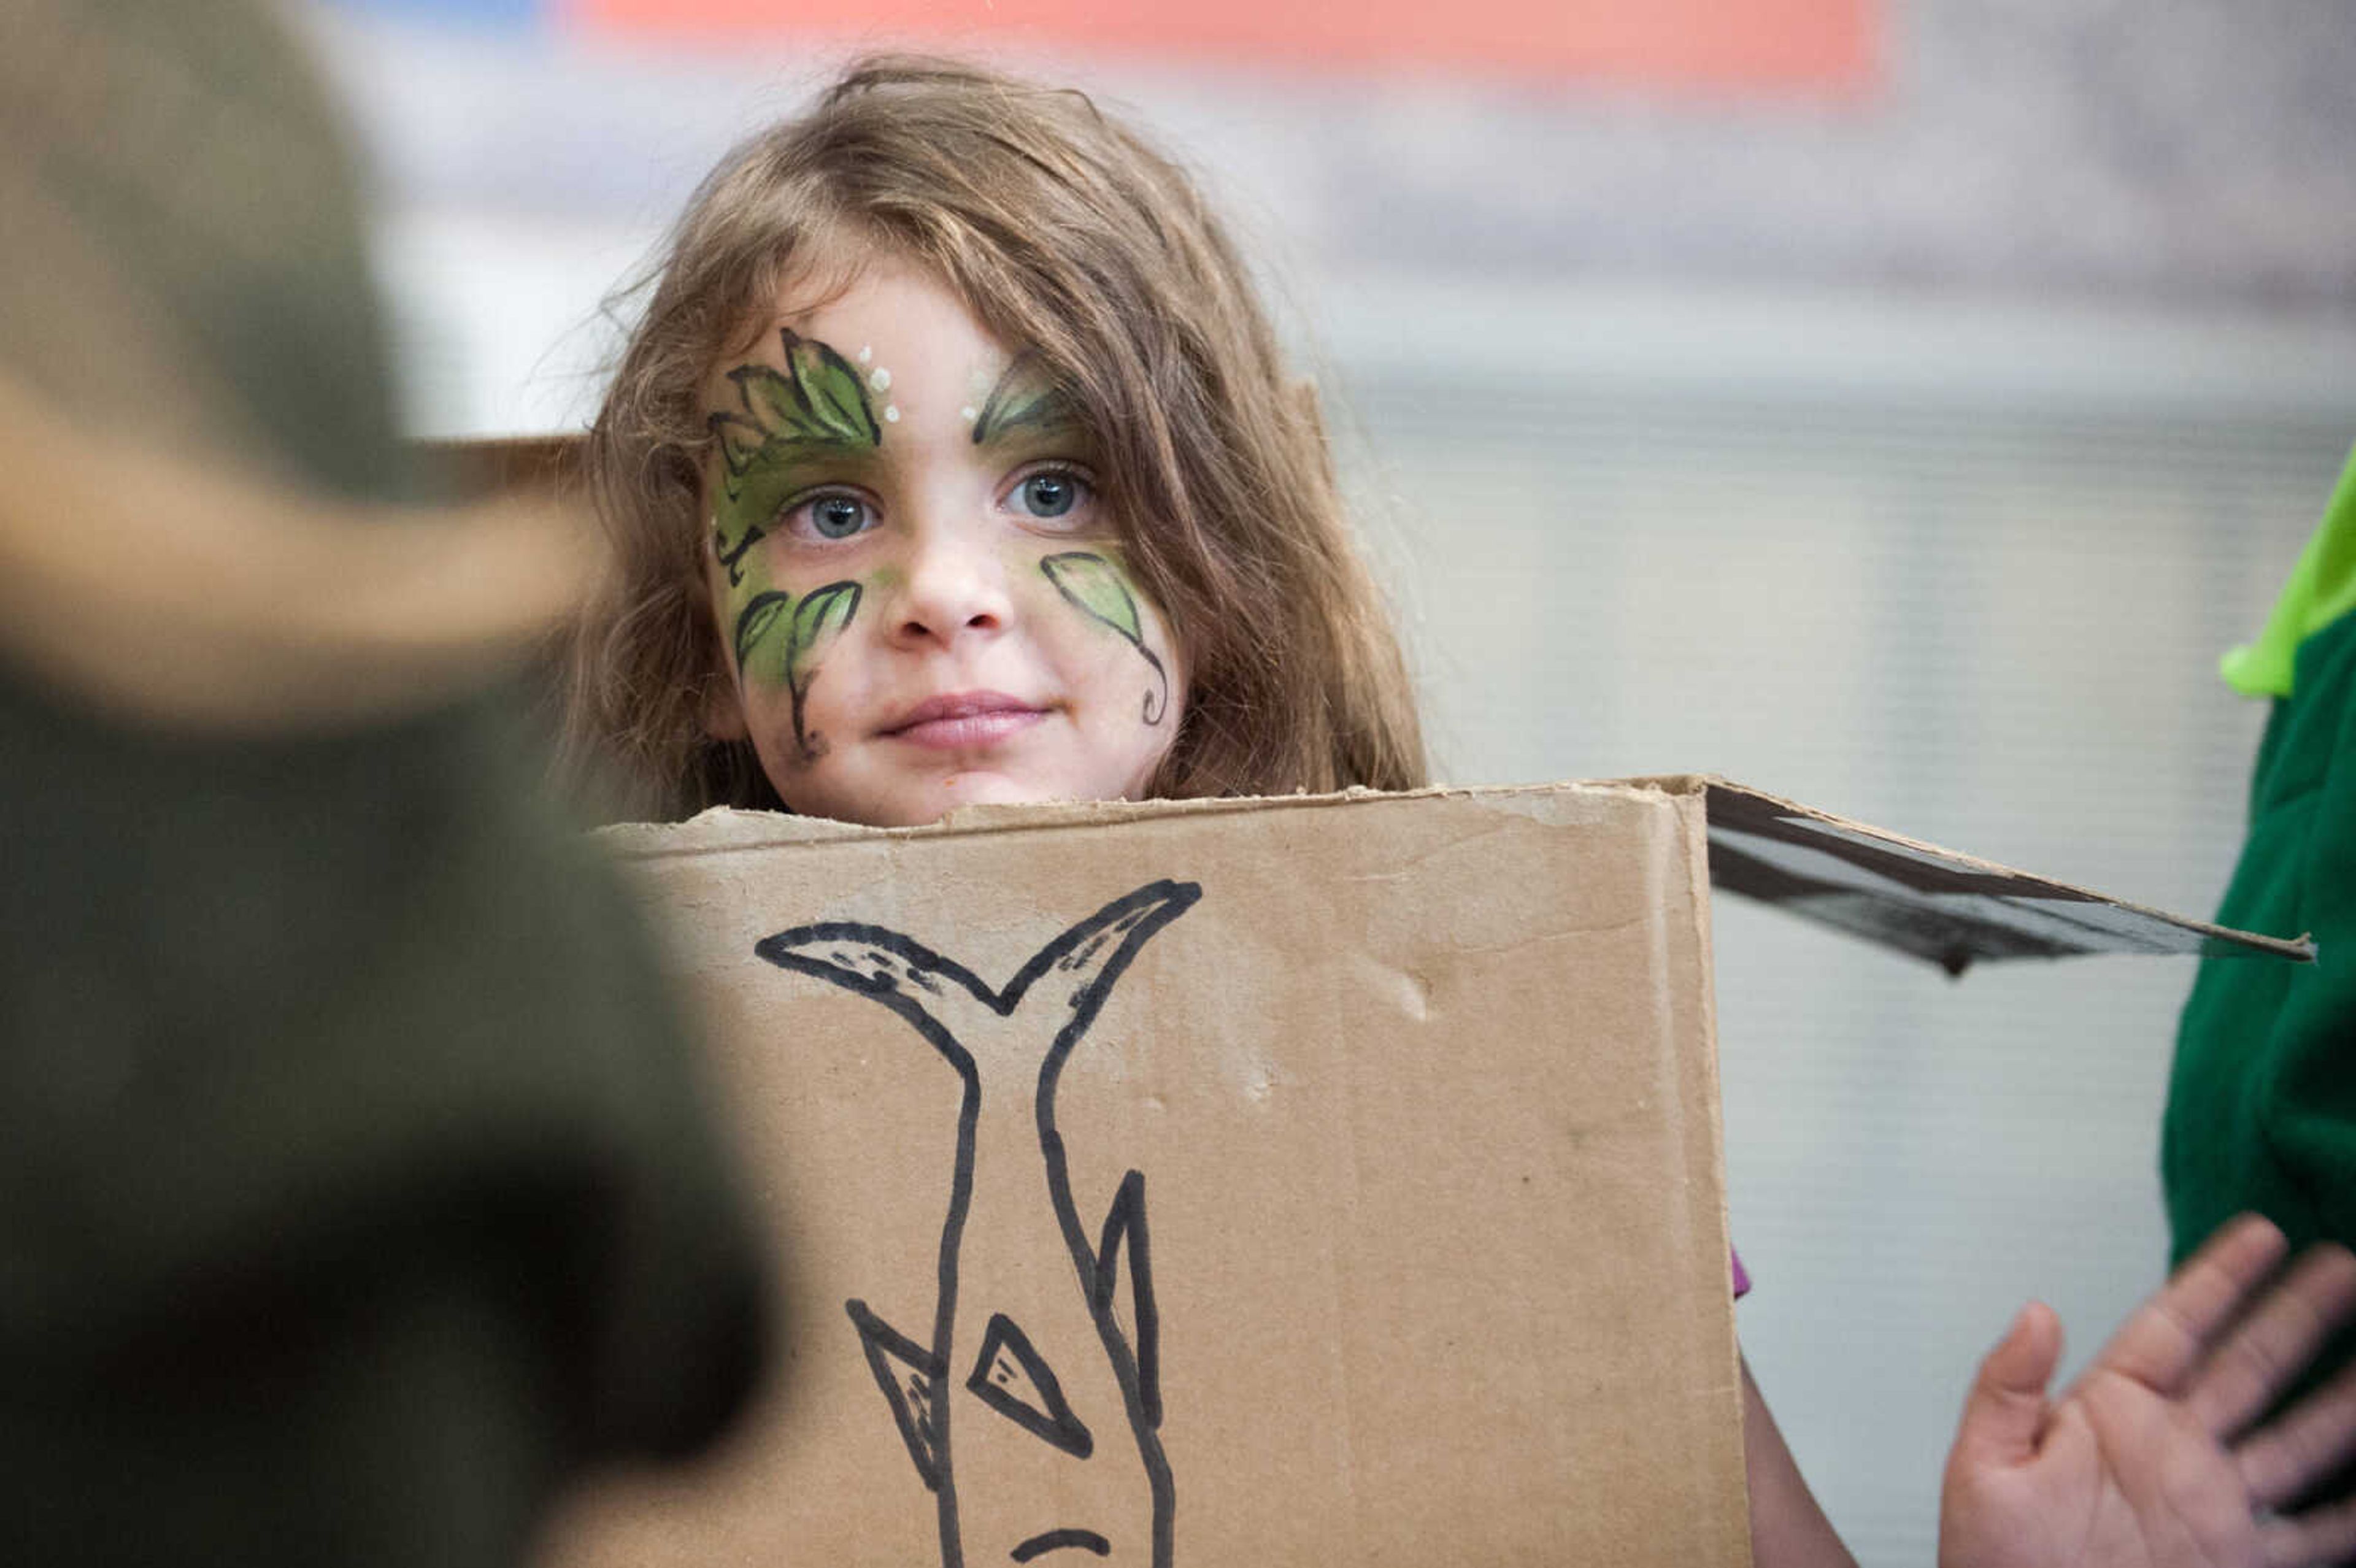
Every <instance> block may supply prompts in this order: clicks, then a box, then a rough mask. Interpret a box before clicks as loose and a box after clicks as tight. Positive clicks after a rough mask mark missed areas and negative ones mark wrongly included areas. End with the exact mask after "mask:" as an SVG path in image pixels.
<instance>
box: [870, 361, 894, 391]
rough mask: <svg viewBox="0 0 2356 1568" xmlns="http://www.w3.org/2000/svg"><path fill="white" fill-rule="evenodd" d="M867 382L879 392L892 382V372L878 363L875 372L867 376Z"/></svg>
mask: <svg viewBox="0 0 2356 1568" xmlns="http://www.w3.org/2000/svg"><path fill="white" fill-rule="evenodd" d="M867 384H868V385H869V386H871V387H873V388H874V389H876V390H877V391H879V392H880V391H882V390H883V389H885V388H886V387H889V386H890V385H891V384H892V372H891V371H889V370H886V369H885V368H883V367H882V366H881V365H878V366H877V367H875V373H874V374H873V375H872V376H870V377H868V378H867Z"/></svg>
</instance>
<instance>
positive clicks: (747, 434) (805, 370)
mask: <svg viewBox="0 0 2356 1568" xmlns="http://www.w3.org/2000/svg"><path fill="white" fill-rule="evenodd" d="M778 336H779V339H780V340H781V341H782V343H783V345H784V347H785V352H786V368H785V369H784V370H783V371H779V370H776V369H775V368H772V367H770V366H767V365H739V366H738V367H736V368H734V370H731V371H729V372H728V379H729V380H730V381H731V382H733V383H734V385H735V388H736V397H737V400H738V402H739V403H741V404H742V405H743V410H744V411H743V412H741V413H737V412H729V411H723V412H720V413H715V414H713V415H712V416H711V419H710V420H709V421H707V422H708V423H709V425H710V427H711V430H712V436H713V438H714V439H715V440H716V441H717V443H719V448H720V459H721V491H722V496H721V498H720V499H719V501H718V503H717V504H716V505H714V507H712V551H713V553H714V554H715V555H717V556H718V557H719V559H720V564H721V565H723V567H725V568H727V570H728V581H729V582H730V583H731V584H732V585H733V584H741V583H742V582H743V581H744V555H745V552H746V551H748V550H750V549H752V548H753V546H754V545H755V544H757V543H759V542H760V540H761V539H762V538H763V537H764V536H765V535H766V534H767V532H768V530H769V525H770V522H771V521H772V520H773V519H774V518H775V517H776V515H777V508H778V507H780V506H782V505H783V504H784V502H785V500H786V497H787V496H788V495H789V494H791V491H792V484H793V479H794V475H793V464H794V462H795V461H796V460H797V459H798V458H802V457H806V456H807V455H809V453H811V452H812V451H826V450H832V451H836V452H857V451H866V450H872V449H873V448H874V447H876V446H879V445H881V444H882V443H883V427H882V426H880V425H878V424H877V423H876V422H875V411H874V408H873V405H872V404H870V403H869V402H868V400H867V389H866V386H865V385H864V384H863V383H862V381H861V380H860V379H859V372H858V371H857V370H855V369H853V368H851V363H850V362H849V361H848V360H846V359H844V358H843V357H842V356H841V355H840V354H837V353H836V352H835V351H834V350H833V349H832V348H830V347H827V345H825V344H823V343H819V342H816V341H814V340H812V339H810V338H806V337H802V336H797V335H796V334H795V333H794V331H793V329H792V328H790V327H780V328H779V329H778Z"/></svg>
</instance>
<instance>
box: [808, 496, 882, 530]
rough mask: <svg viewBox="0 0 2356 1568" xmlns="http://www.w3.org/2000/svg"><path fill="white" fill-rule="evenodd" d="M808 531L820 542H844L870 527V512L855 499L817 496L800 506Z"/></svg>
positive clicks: (857, 498) (863, 504)
mask: <svg viewBox="0 0 2356 1568" xmlns="http://www.w3.org/2000/svg"><path fill="white" fill-rule="evenodd" d="M800 510H801V512H802V515H803V516H804V517H808V518H809V527H810V531H811V532H812V533H814V534H816V535H817V536H818V537H819V538H820V539H849V538H850V537H851V535H853V534H856V533H862V532H864V531H865V530H866V529H867V528H871V527H873V524H874V521H875V516H874V511H873V508H872V507H869V506H868V505H867V503H866V502H864V501H862V500H861V499H860V498H859V497H858V496H816V497H814V498H812V499H810V500H808V501H805V502H803V503H802V505H801V507H800Z"/></svg>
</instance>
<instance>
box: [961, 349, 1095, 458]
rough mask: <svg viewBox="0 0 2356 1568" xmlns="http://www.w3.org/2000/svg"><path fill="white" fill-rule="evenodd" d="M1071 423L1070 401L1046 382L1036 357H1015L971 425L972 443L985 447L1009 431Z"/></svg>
mask: <svg viewBox="0 0 2356 1568" xmlns="http://www.w3.org/2000/svg"><path fill="white" fill-rule="evenodd" d="M1072 422H1073V419H1072V410H1071V401H1070V400H1069V399H1067V398H1066V397H1065V396H1064V394H1063V391H1062V389H1060V388H1058V387H1056V386H1055V383H1054V382H1053V381H1051V380H1049V379H1047V376H1046V372H1045V369H1044V367H1043V366H1042V365H1041V363H1040V361H1039V357H1038V356H1036V355H1034V354H1031V353H1028V352H1025V353H1023V354H1018V355H1016V356H1015V357H1014V363H1012V365H1009V366H1008V367H1007V368H1005V370H1004V371H1003V372H1002V373H1001V375H1000V376H999V378H998V382H997V384H996V385H995V386H993V387H991V389H990V396H989V397H988V398H987V399H985V400H983V402H982V405H981V412H980V414H979V415H977V416H976V417H975V419H974V421H973V443H974V444H975V445H976V446H986V445H988V444H989V443H991V442H993V441H996V440H998V439H1000V438H1001V436H1003V435H1005V434H1006V433H1007V432H1009V431H1012V430H1019V429H1022V428H1023V427H1025V426H1032V427H1039V428H1046V427H1052V426H1055V425H1061V424H1069V423H1072Z"/></svg>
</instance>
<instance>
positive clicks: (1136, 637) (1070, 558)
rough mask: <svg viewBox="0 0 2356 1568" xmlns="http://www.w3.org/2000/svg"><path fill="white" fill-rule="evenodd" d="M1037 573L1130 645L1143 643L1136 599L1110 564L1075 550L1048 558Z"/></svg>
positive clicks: (1119, 572)
mask: <svg viewBox="0 0 2356 1568" xmlns="http://www.w3.org/2000/svg"><path fill="white" fill-rule="evenodd" d="M1039 570H1040V571H1044V572H1045V573H1046V574H1047V581H1050V582H1052V583H1054V584H1055V592H1058V593H1061V594H1062V595H1063V596H1064V597H1065V598H1066V600H1068V601H1070V602H1071V603H1073V604H1075V605H1076V606H1078V607H1079V608H1080V609H1082V610H1084V611H1086V612H1087V613H1088V614H1090V615H1091V616H1093V617H1095V618H1096V619H1097V620H1099V621H1102V622H1103V623H1104V624H1106V625H1108V626H1110V627H1111V628H1112V629H1113V630H1114V631H1116V632H1119V634H1120V635H1122V636H1124V637H1127V638H1128V639H1129V640H1130V642H1132V643H1139V644H1142V643H1143V642H1144V641H1145V628H1144V627H1143V626H1142V625H1141V624H1139V620H1138V614H1137V596H1136V595H1135V594H1133V593H1131V592H1130V591H1129V581H1128V579H1126V578H1125V577H1123V576H1122V575H1121V571H1120V569H1119V567H1117V566H1115V565H1113V563H1112V562H1110V561H1108V560H1105V558H1104V557H1102V556H1100V555H1093V554H1090V553H1088V552H1087V551H1085V550H1076V551H1073V552H1071V553H1069V554H1066V555H1051V556H1048V557H1047V558H1046V559H1045V560H1042V561H1040V563H1039Z"/></svg>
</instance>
